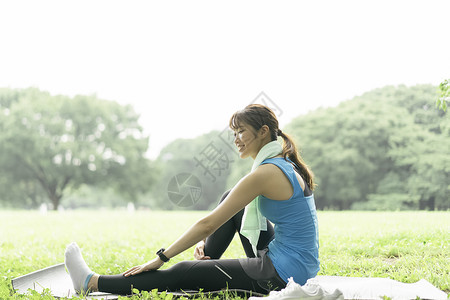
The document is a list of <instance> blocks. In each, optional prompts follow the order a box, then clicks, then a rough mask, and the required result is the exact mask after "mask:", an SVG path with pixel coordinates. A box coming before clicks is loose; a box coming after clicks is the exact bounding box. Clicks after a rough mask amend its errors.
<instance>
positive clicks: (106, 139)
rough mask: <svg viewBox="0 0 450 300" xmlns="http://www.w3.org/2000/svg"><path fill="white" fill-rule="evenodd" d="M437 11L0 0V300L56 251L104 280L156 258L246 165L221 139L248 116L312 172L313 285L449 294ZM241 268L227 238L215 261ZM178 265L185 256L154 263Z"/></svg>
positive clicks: (447, 43)
mask: <svg viewBox="0 0 450 300" xmlns="http://www.w3.org/2000/svg"><path fill="white" fill-rule="evenodd" d="M449 11H450V2H448V1H446V0H431V1H390V0H381V1H282V2H281V1H277V2H275V1H265V0H258V1H233V0H232V1H226V2H219V1H164V2H162V1H160V2H156V1H139V0H136V1H126V2H125V1H84V0H79V1H59V0H58V1H56V0H42V1H31V0H17V1H2V2H0V36H1V47H0V275H1V277H0V298H2V299H9V298H13V299H19V298H21V297H20V296H19V295H17V294H16V293H14V291H13V289H12V286H11V279H12V278H15V277H18V276H21V275H24V274H27V273H30V272H33V271H36V270H38V269H41V268H45V267H48V266H50V265H54V264H57V263H61V262H63V260H64V257H63V256H64V254H63V253H64V249H65V247H66V245H67V244H68V243H70V242H72V241H76V242H77V243H78V244H79V245H80V247H81V248H82V250H83V253H84V255H85V259H86V261H87V263H88V264H89V266H91V268H92V269H93V270H95V271H96V272H99V273H103V274H115V273H119V272H123V271H124V270H125V269H127V268H129V267H130V266H133V265H136V264H141V263H142V262H143V261H145V260H146V259H148V258H149V257H153V256H154V253H155V252H156V251H157V250H158V249H159V248H161V247H164V246H165V247H167V245H169V244H170V243H171V242H173V241H174V240H175V239H176V238H177V237H178V236H179V235H180V234H182V232H183V231H184V230H185V228H187V227H188V226H190V225H191V224H192V223H193V222H195V221H196V220H197V219H198V218H200V217H202V216H204V215H205V214H206V213H207V212H208V210H210V209H211V208H213V207H214V206H215V205H216V204H217V201H218V199H219V197H220V195H221V194H222V192H223V191H224V190H226V189H228V188H230V187H231V186H232V185H233V184H234V183H235V182H236V181H237V180H238V178H239V177H240V176H242V175H244V174H246V173H247V172H248V171H249V170H250V167H251V161H250V160H243V161H242V160H240V159H239V158H238V156H237V154H236V150H235V149H234V148H233V147H232V141H231V136H230V132H229V131H227V125H228V120H229V118H230V116H231V115H232V114H233V113H234V112H235V111H237V110H239V109H242V108H243V107H245V106H246V105H247V104H249V103H253V102H256V103H264V104H267V105H268V106H270V107H271V108H274V109H275V112H276V114H277V117H278V118H279V121H280V127H281V128H282V129H283V131H284V132H285V133H288V134H290V135H292V137H293V138H294V139H295V140H296V141H297V143H298V145H299V147H300V150H301V153H302V155H303V157H304V159H305V161H306V162H307V163H308V164H309V165H310V166H311V168H312V169H313V171H314V173H315V175H316V179H317V183H318V186H317V189H316V191H315V196H316V204H317V207H318V209H319V212H318V217H319V224H320V225H319V230H320V245H321V246H320V257H321V271H320V273H319V275H332V276H364V277H389V278H392V279H395V280H399V281H401V282H410V283H411V282H416V281H418V280H420V279H426V280H428V281H429V282H431V283H432V284H433V285H435V286H436V287H438V288H439V289H441V290H444V291H445V292H447V293H449V292H450V274H449V269H450V268H449V260H448V257H449V248H448V245H449V234H448V232H449V231H450V224H449V220H450V218H449V215H448V214H449V212H448V210H449V208H450V207H449V206H450V200H449V193H450V190H449V187H450V185H449V182H450V180H449V172H450V161H449V159H450V158H449V154H448V153H449V151H448V149H450V145H449V143H450V139H449V135H450V125H449V120H450V117H449V112H448V110H447V111H446V112H445V111H444V109H443V108H445V104H446V103H447V102H446V101H445V99H447V101H448V98H446V97H448V81H445V79H447V78H449V70H450V58H449V55H448V49H450V40H449V39H448V38H447V35H448V34H447V33H448V12H449ZM441 83H442V85H441V86H440V84H441ZM437 101H438V104H439V107H437V105H436V103H437ZM230 146H231V147H230ZM191 175H192V176H191ZM177 180H179V181H177ZM183 182H185V183H186V184H184V185H183V184H182V183H183ZM180 183H181V184H180ZM189 196H190V197H189ZM129 203H133V205H129ZM43 204H46V205H44V206H43ZM45 207H47V208H48V211H46V210H45V209H44V208H45ZM126 207H129V208H130V209H129V210H128V211H129V213H128V212H125V208H126ZM133 207H134V210H133ZM39 208H41V209H42V210H41V213H40V212H39V211H38V209H39ZM53 208H54V209H57V210H58V211H55V212H51V211H50V210H51V209H53ZM163 210H164V211H163ZM362 210H377V211H362ZM380 210H382V211H380ZM424 210H427V211H424ZM435 210H441V211H435ZM243 255H244V254H243V251H242V249H241V247H240V245H239V242H238V241H236V240H235V241H233V243H232V245H231V246H230V248H229V249H228V250H227V252H226V253H225V258H236V257H242V256H243ZM183 259H192V249H190V250H189V251H186V252H184V253H182V254H181V255H179V256H177V257H176V258H174V259H172V260H171V262H169V264H167V267H170V265H171V264H173V263H176V262H178V261H180V260H183ZM23 298H26V299H30V298H33V299H40V298H47V299H48V298H49V297H44V296H42V295H34V296H33V297H31V296H25V297H23Z"/></svg>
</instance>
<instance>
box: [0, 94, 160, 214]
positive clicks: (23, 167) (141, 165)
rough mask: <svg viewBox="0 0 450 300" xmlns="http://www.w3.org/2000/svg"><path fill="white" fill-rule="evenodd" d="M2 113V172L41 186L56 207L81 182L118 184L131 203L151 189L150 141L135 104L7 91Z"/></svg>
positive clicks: (0, 101)
mask: <svg viewBox="0 0 450 300" xmlns="http://www.w3.org/2000/svg"><path fill="white" fill-rule="evenodd" d="M0 112H2V113H0V129H1V130H2V132H1V133H0V169H1V170H2V173H4V174H8V178H9V179H8V183H9V184H12V186H15V183H16V182H17V183H19V182H22V184H25V183H31V182H33V183H38V184H39V185H40V187H41V188H42V190H43V191H44V192H45V194H46V195H47V197H48V198H49V199H50V201H51V203H52V204H53V208H54V209H57V208H58V206H59V204H60V201H61V198H62V197H63V195H64V191H65V190H66V189H67V188H69V187H70V188H72V189H76V188H78V187H79V186H80V185H81V184H89V185H96V186H113V187H115V189H116V190H117V191H118V192H120V193H122V194H123V195H125V196H126V197H128V198H129V199H130V200H133V199H134V198H135V197H136V195H137V194H138V193H140V192H144V191H146V190H147V189H148V187H149V184H150V182H151V178H152V177H151V174H150V172H149V161H148V160H147V159H145V157H144V154H145V152H146V150H147V147H148V138H147V137H146V136H144V134H143V130H142V128H141V126H140V125H139V124H138V118H139V116H138V115H137V114H136V113H135V112H134V110H133V108H132V107H131V106H121V105H119V104H118V103H116V102H113V101H105V100H100V99H98V98H97V97H95V96H76V97H73V98H69V97H66V96H61V95H59V96H52V95H50V94H49V93H47V92H42V91H40V90H37V89H26V90H10V89H2V90H0ZM16 188H18V187H17V186H16Z"/></svg>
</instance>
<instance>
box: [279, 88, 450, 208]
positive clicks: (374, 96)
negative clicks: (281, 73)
mask: <svg viewBox="0 0 450 300" xmlns="http://www.w3.org/2000/svg"><path fill="white" fill-rule="evenodd" d="M435 97H436V87H434V86H430V85H418V86H414V87H406V86H398V87H393V86H387V87H384V88H381V89H376V90H373V91H370V92H368V93H365V94H363V95H361V96H359V97H355V98H354V99H352V100H349V101H345V102H343V103H341V104H340V105H339V106H337V107H333V108H327V109H319V110H317V111H314V112H312V113H309V114H307V115H304V116H299V117H298V118H296V119H295V120H293V121H292V122H291V123H290V124H289V125H288V126H287V128H286V132H288V133H289V132H290V133H292V134H293V135H294V137H295V138H296V140H297V141H298V143H299V145H300V148H301V149H302V151H303V152H302V153H303V156H304V158H305V160H306V161H307V162H309V163H310V165H311V167H312V170H313V171H314V173H315V174H316V177H317V181H318V184H319V187H318V189H317V191H316V201H317V204H318V207H319V208H322V209H323V208H337V209H350V208H355V209H419V208H421V209H448V208H449V207H450V201H449V191H450V156H449V152H448V149H450V138H449V137H450V131H449V130H450V122H449V121H450V120H449V118H447V117H445V114H444V112H443V111H439V110H437V109H435V108H433V106H432V103H433V99H435Z"/></svg>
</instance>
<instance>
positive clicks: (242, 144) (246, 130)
mask: <svg viewBox="0 0 450 300" xmlns="http://www.w3.org/2000/svg"><path fill="white" fill-rule="evenodd" d="M234 143H235V145H236V147H237V148H238V151H239V156H240V157H241V158H247V157H249V156H251V157H253V158H255V157H256V155H257V154H258V152H259V150H260V149H261V145H260V144H261V143H260V141H259V140H258V135H257V133H256V132H255V130H254V129H253V127H251V126H250V125H247V124H245V123H242V124H240V126H239V127H238V128H237V129H236V130H235V132H234Z"/></svg>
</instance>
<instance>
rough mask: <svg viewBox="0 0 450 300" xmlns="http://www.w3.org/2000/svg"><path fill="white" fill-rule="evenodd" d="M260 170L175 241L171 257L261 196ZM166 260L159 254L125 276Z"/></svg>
mask: <svg viewBox="0 0 450 300" xmlns="http://www.w3.org/2000/svg"><path fill="white" fill-rule="evenodd" d="M262 169H264V168H261V171H260V170H259V169H257V170H255V171H254V172H252V173H250V174H249V175H247V176H245V177H244V178H242V179H241V180H240V181H239V182H238V183H237V184H236V186H235V187H234V188H233V189H232V190H231V192H230V193H229V194H228V196H227V198H226V199H225V200H224V201H222V203H221V204H220V205H219V206H217V207H216V208H215V209H214V210H213V211H212V212H210V213H209V214H208V215H207V216H206V217H204V218H202V219H200V220H199V221H197V222H196V223H195V224H194V225H192V226H191V227H190V228H189V229H188V230H187V231H186V232H185V233H184V234H183V235H182V236H180V237H179V238H178V239H177V240H176V241H175V242H174V243H172V244H171V245H170V246H169V247H168V248H167V249H166V250H165V251H164V255H166V256H167V257H168V258H171V257H174V256H176V255H178V254H179V253H181V252H183V251H185V250H186V249H189V248H190V247H192V246H193V245H195V244H196V243H198V242H199V241H201V240H203V239H205V238H206V237H208V236H209V235H211V234H212V233H213V232H214V231H216V230H217V229H218V228H219V227H220V226H222V225H223V224H224V223H225V222H226V221H228V220H229V219H230V218H231V217H233V216H234V215H235V214H236V213H237V212H239V211H240V210H241V209H243V208H244V207H245V206H246V205H247V204H248V203H250V202H251V201H252V200H253V199H255V198H256V197H257V196H258V195H261V194H262V192H263V187H264V180H265V176H264V174H263V173H264V171H263V170H262ZM162 264H163V262H162V261H161V260H160V258H159V257H157V258H155V259H153V260H151V261H149V262H147V263H145V264H143V265H141V266H136V267H133V268H131V269H130V270H128V271H126V272H125V273H124V275H125V276H130V275H136V274H139V273H141V272H143V271H149V270H156V269H158V268H159V267H161V266H162Z"/></svg>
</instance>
